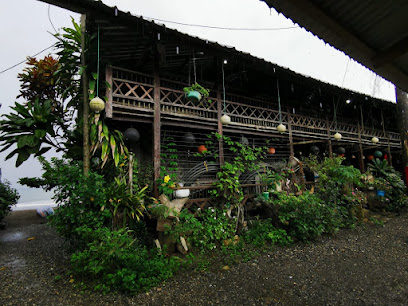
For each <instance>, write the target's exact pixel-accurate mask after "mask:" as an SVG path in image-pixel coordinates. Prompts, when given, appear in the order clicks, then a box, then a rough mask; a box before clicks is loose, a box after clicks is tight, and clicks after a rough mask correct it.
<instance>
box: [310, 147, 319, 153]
mask: <svg viewBox="0 0 408 306" xmlns="http://www.w3.org/2000/svg"><path fill="white" fill-rule="evenodd" d="M310 152H312V153H313V154H319V152H320V149H319V147H318V146H311V147H310Z"/></svg>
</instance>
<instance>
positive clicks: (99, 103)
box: [89, 97, 105, 113]
mask: <svg viewBox="0 0 408 306" xmlns="http://www.w3.org/2000/svg"><path fill="white" fill-rule="evenodd" d="M89 108H90V109H91V110H92V111H93V112H95V113H99V112H100V111H103V110H104V109H105V102H104V101H103V100H102V99H101V98H99V97H95V98H93V99H92V100H91V101H90V102H89Z"/></svg>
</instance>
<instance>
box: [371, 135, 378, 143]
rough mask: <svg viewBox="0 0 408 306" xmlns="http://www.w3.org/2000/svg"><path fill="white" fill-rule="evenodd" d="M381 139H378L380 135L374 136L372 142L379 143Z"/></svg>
mask: <svg viewBox="0 0 408 306" xmlns="http://www.w3.org/2000/svg"><path fill="white" fill-rule="evenodd" d="M379 141H380V140H379V139H378V137H375V136H374V137H373V138H371V142H372V143H377V142H379Z"/></svg>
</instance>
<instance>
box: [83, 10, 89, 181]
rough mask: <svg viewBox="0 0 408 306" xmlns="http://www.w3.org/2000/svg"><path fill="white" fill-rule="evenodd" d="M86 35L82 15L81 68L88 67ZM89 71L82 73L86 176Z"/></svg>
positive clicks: (85, 168)
mask: <svg viewBox="0 0 408 306" xmlns="http://www.w3.org/2000/svg"><path fill="white" fill-rule="evenodd" d="M85 33H86V15H84V14H82V15H81V66H82V67H86V59H85V48H86V46H85ZM87 73H88V71H87V69H85V71H84V72H83V73H82V102H83V113H82V121H83V122H82V128H83V138H82V141H83V162H84V175H85V176H88V173H89V169H90V160H91V152H90V147H89V98H88V76H87Z"/></svg>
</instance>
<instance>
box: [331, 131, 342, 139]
mask: <svg viewBox="0 0 408 306" xmlns="http://www.w3.org/2000/svg"><path fill="white" fill-rule="evenodd" d="M333 137H334V139H335V140H340V139H341V137H342V136H341V134H340V133H339V132H337V133H336V134H334V135H333Z"/></svg>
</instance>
